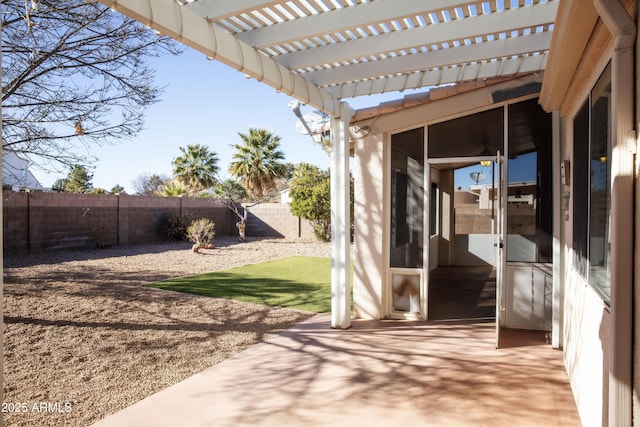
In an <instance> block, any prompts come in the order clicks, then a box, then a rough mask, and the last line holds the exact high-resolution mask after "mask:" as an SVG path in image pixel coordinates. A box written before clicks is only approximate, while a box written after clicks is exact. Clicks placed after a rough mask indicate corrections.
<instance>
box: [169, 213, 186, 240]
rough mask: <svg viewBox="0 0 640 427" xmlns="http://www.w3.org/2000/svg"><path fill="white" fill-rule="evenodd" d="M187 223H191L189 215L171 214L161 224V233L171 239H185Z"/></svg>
mask: <svg viewBox="0 0 640 427" xmlns="http://www.w3.org/2000/svg"><path fill="white" fill-rule="evenodd" d="M189 224H191V215H177V214H171V215H169V217H168V218H167V219H166V220H165V222H164V224H163V225H162V234H165V235H167V236H168V237H169V238H170V239H172V240H185V238H186V237H187V227H189Z"/></svg>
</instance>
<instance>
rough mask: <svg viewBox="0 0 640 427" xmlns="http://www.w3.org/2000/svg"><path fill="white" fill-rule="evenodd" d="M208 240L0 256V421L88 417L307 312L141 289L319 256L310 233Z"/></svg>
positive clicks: (68, 421)
mask: <svg viewBox="0 0 640 427" xmlns="http://www.w3.org/2000/svg"><path fill="white" fill-rule="evenodd" d="M215 243H216V248H215V249H210V250H203V251H202V253H200V254H196V253H193V252H191V250H190V247H191V246H190V244H187V243H166V244H156V245H146V246H136V247H129V248H112V249H105V250H101V251H96V250H89V251H77V250H76V251H61V252H44V253H39V254H29V255H27V256H20V257H7V258H5V259H4V267H5V268H4V297H5V299H4V304H5V305H4V315H5V323H6V329H5V336H4V340H5V341H4V381H5V383H4V403H3V406H2V411H3V412H4V414H3V416H4V425H5V426H84V425H89V424H91V423H93V422H95V421H97V420H99V419H101V418H104V417H105V416H106V415H108V414H111V413H113V412H116V411H118V410H121V409H123V408H125V407H127V406H129V405H131V404H133V403H135V402H136V401H138V400H140V399H143V398H144V397H146V396H149V395H151V394H153V393H155V392H157V391H159V390H162V389H164V388H166V387H168V386H170V385H172V384H175V383H177V382H179V381H181V380H183V379H185V378H187V377H189V376H191V375H193V374H195V373H197V372H199V371H202V370H203V369H205V368H207V367H209V366H211V365H214V364H216V363H218V362H220V361H222V360H224V359H226V358H228V357H230V356H232V355H234V354H236V353H238V352H240V351H242V350H244V349H246V348H248V347H250V346H252V345H254V344H256V343H259V342H261V341H263V340H264V339H265V338H267V337H269V336H271V335H273V334H277V333H279V332H281V331H283V330H284V329H287V328H289V327H291V326H293V325H294V324H296V323H299V322H300V321H302V320H304V319H306V318H308V317H310V315H311V313H307V312H303V311H298V310H292V309H284V308H276V307H267V306H262V305H257V304H250V303H244V302H237V301H229V300H222V299H215V298H207V297H200V296H193V295H187V294H180V293H175V292H168V291H162V290H157V289H151V288H146V287H143V286H141V285H142V284H145V283H149V282H153V281H157V280H161V279H166V278H170V277H180V276H188V275H194V274H199V273H204V272H208V271H214V270H224V269H228V268H232V267H236V266H240V265H244V264H251V263H256V262H261V261H265V260H269V259H276V258H282V257H287V256H292V255H310V256H324V257H326V256H329V254H330V246H329V244H327V243H320V242H302V241H299V240H295V241H294V240H286V239H268V240H258V239H256V240H249V241H247V242H244V243H238V242H237V240H235V239H232V238H217V239H216V241H215Z"/></svg>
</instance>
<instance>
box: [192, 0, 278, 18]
mask: <svg viewBox="0 0 640 427" xmlns="http://www.w3.org/2000/svg"><path fill="white" fill-rule="evenodd" d="M280 3H282V2H281V1H279V0H276V1H264V0H195V1H192V2H191V3H187V4H186V5H185V7H188V8H189V9H191V10H193V11H194V12H196V13H197V14H198V15H200V16H202V17H205V18H206V19H225V18H228V17H230V16H234V15H240V14H242V13H247V12H251V11H252V10H256V9H262V8H265V7H270V6H274V5H276V4H280Z"/></svg>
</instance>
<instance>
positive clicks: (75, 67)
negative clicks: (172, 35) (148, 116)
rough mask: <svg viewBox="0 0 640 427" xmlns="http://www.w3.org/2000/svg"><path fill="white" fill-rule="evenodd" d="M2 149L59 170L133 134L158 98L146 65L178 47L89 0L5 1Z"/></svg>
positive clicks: (156, 89)
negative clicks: (145, 113)
mask: <svg viewBox="0 0 640 427" xmlns="http://www.w3.org/2000/svg"><path fill="white" fill-rule="evenodd" d="M0 8H1V9H0V13H1V16H2V17H1V18H0V19H2V108H3V112H2V113H3V129H2V136H3V145H2V148H3V150H10V151H13V152H15V153H19V154H21V155H22V157H27V158H29V159H30V160H31V161H32V162H34V163H35V164H36V165H37V166H40V167H42V168H43V169H45V170H49V171H59V170H61V169H64V168H65V167H68V166H71V165H75V164H88V163H91V162H92V161H95V159H94V158H93V157H92V156H91V155H90V147H91V146H92V145H96V144H97V145H102V144H105V143H112V142H115V141H117V140H121V139H124V138H130V137H133V136H134V135H136V134H137V133H138V132H139V131H140V130H141V129H142V127H143V114H144V110H145V107H148V106H149V105H152V104H153V103H155V102H157V101H158V100H159V94H160V89H159V88H157V87H155V86H154V80H153V79H154V73H153V71H152V70H151V69H150V68H149V67H148V65H147V64H146V63H145V59H147V58H149V57H154V56H160V55H161V54H164V53H166V52H169V53H179V52H180V50H181V48H180V47H179V46H178V45H177V44H176V43H175V42H173V41H171V40H170V39H169V38H166V37H158V36H156V35H155V34H154V33H153V32H152V31H150V30H148V29H146V28H145V27H144V26H142V25H141V24H139V23H137V22H135V21H133V20H131V19H129V18H126V17H124V16H123V15H121V14H119V13H115V12H112V11H111V10H110V9H109V8H107V7H106V6H104V5H101V4H99V3H96V2H88V1H86V0H24V1H3V2H2V3H1V5H0Z"/></svg>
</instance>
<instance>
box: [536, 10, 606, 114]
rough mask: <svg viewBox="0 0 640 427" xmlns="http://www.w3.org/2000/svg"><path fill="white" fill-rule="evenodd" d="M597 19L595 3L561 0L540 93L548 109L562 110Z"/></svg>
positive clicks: (542, 102) (541, 100) (543, 106)
mask: <svg viewBox="0 0 640 427" xmlns="http://www.w3.org/2000/svg"><path fill="white" fill-rule="evenodd" d="M597 21H598V12H597V11H596V9H595V7H594V6H593V3H592V2H590V1H587V2H585V1H579V0H563V1H561V2H560V5H559V8H558V15H557V18H556V22H555V25H554V30H553V36H552V38H551V47H550V49H549V56H548V59H547V68H546V70H545V78H544V80H543V82H542V90H541V92H540V105H542V108H543V109H544V110H545V111H547V112H550V111H555V110H560V107H561V106H562V103H563V101H564V98H565V95H566V93H567V91H568V89H569V86H570V85H571V81H572V78H573V76H574V74H575V71H576V69H577V68H578V64H579V63H580V59H581V58H582V55H583V52H584V50H585V48H586V46H587V44H588V42H589V39H590V37H591V33H592V32H593V28H594V26H595V25H596V22H597Z"/></svg>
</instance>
